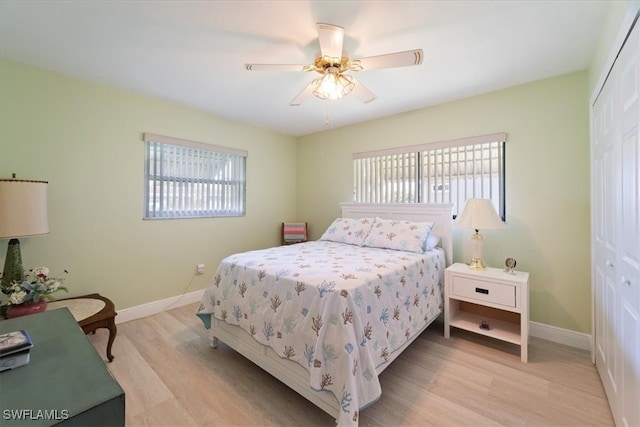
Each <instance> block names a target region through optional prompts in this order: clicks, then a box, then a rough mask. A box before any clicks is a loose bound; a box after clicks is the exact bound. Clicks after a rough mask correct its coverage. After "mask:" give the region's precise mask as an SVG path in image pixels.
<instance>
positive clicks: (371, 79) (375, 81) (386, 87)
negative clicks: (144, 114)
mask: <svg viewBox="0 0 640 427" xmlns="http://www.w3.org/2000/svg"><path fill="white" fill-rule="evenodd" d="M607 10H608V7H607V1H596V0H586V1H581V0H568V1H563V0H555V1H544V0H538V1H525V0H511V1H506V0H503V1H498V0H495V1H482V0H476V1H418V0H414V1H382V0H378V1H329V0H325V1H306V0H297V1H294V0H290V1H246V0H245V1H237V0H236V1H214V0H211V1H166V0H165V1H152V0H147V1H115V0H114V1H90V0H85V1H81V0H78V1H53V0H48V1H14V0H0V56H3V57H6V58H10V59H13V60H16V61H19V62H23V63H26V64H31V65H35V66H38V67H42V68H45V69H49V70H53V71H57V72H60V73H64V74H68V75H71V76H75V77H79V78H82V79H86V80H91V81H96V82H100V83H104V84H107V85H113V86H118V87H122V88H125V89H129V90H134V91H137V92H142V93H145V94H150V95H155V96H158V97H161V98H167V99H170V100H174V101H178V102H181V103H183V104H186V105H189V106H192V107H196V108H199V109H202V110H206V111H209V112H211V113H214V114H216V115H218V116H222V117H226V118H229V119H232V120H236V121H239V122H243V123H250V124H253V125H256V126H259V127H261V128H266V129H272V130H274V131H278V132H282V133H285V134H289V135H294V136H299V135H305V134H309V133H314V132H318V131H322V130H325V129H327V128H328V127H333V128H335V127H339V126H344V125H348V124H353V123H359V122H363V121H367V120H371V119H376V118H380V117H384V116H389V115H393V114H397V113H401V112H404V111H409V110H415V109H419V108H424V107H427V106H431V105H435V104H440V103H443V102H447V101H451V100H455V99H461V98H465V97H468V96H472V95H477V94H481V93H485V92H490V91H493V90H497V89H501V88H506V87H510V86H514V85H517V84H521V83H525V82H529V81H534V80H539V79H543V78H547V77H551V76H555V75H560V74H565V73H569V72H573V71H578V70H584V69H586V68H588V66H589V64H590V62H591V59H592V56H593V54H594V51H595V47H596V44H597V41H598V38H599V36H600V30H601V28H602V24H603V22H604V19H605V16H606V13H607ZM317 22H325V23H329V24H334V25H339V26H342V27H344V29H345V40H344V50H345V52H346V53H348V54H349V56H350V57H351V58H359V57H366V56H374V55H381V54H385V53H391V52H396V51H403V50H409V49H417V48H421V49H423V51H424V59H423V63H422V65H418V66H413V67H402V68H393V69H385V70H371V71H362V72H359V73H357V74H354V75H355V76H356V77H357V79H358V80H359V81H361V82H362V83H363V84H364V85H365V86H367V87H368V88H369V89H370V90H371V91H373V92H374V93H375V94H376V95H377V99H376V100H375V101H373V102H371V103H369V104H362V103H360V102H359V101H357V100H356V99H354V98H353V97H349V96H347V97H345V98H344V99H342V100H338V101H334V102H331V103H330V104H331V105H330V108H327V107H328V105H329V103H328V102H327V101H321V100H319V99H316V98H315V97H311V99H309V100H307V101H306V102H305V103H304V104H303V105H302V106H299V107H291V106H289V102H290V101H291V100H292V99H293V98H294V97H295V96H296V95H297V94H298V93H299V92H300V91H301V90H302V89H303V88H304V87H305V86H306V85H307V84H308V83H309V82H310V81H311V80H312V79H313V78H315V76H314V74H315V73H305V72H265V71H262V72H259V71H246V70H245V69H244V64H245V63H247V62H251V63H287V64H310V63H312V62H313V59H314V57H315V55H316V54H317V53H318V51H319V47H318V42H317V32H316V23H317ZM316 75H317V74H316ZM0 78H1V76H0ZM585 90H586V89H585ZM328 111H329V112H330V117H331V124H330V125H329V126H327V125H325V116H326V114H327V112H328Z"/></svg>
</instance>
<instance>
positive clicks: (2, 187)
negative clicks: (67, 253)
mask: <svg viewBox="0 0 640 427" xmlns="http://www.w3.org/2000/svg"><path fill="white" fill-rule="evenodd" d="M47 184H48V183H47V182H46V181H27V180H20V179H0V239H11V240H10V241H9V246H8V248H7V257H6V259H5V263H4V270H3V273H2V288H3V289H4V288H5V287H7V286H9V285H10V284H11V283H12V282H13V281H21V280H22V278H23V274H24V271H23V269H22V257H21V255H20V241H19V240H18V238H19V237H29V236H37V235H40V234H46V233H48V232H49V221H48V218H47Z"/></svg>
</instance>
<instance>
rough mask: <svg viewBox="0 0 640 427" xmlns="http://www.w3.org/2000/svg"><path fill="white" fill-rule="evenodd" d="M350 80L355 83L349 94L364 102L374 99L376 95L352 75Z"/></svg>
mask: <svg viewBox="0 0 640 427" xmlns="http://www.w3.org/2000/svg"><path fill="white" fill-rule="evenodd" d="M351 80H353V82H354V83H355V87H354V88H353V90H352V91H351V93H350V95H353V96H354V97H355V98H357V99H359V100H360V101H362V102H363V103H364V104H368V103H370V102H372V101H375V99H376V96H375V95H374V94H373V92H371V91H370V90H369V89H368V88H367V87H366V86H365V85H363V84H362V83H361V82H360V81H358V80H356V79H355V78H354V77H353V76H351Z"/></svg>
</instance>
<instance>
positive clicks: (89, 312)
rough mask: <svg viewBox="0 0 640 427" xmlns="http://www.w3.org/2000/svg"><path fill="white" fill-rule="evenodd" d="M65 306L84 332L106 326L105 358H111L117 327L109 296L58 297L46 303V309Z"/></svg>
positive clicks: (114, 311) (113, 308) (113, 307)
mask: <svg viewBox="0 0 640 427" xmlns="http://www.w3.org/2000/svg"><path fill="white" fill-rule="evenodd" d="M62 307H66V308H68V309H69V311H70V312H71V314H72V315H73V318H74V319H76V322H78V325H80V327H81V328H82V331H83V332H84V333H85V334H88V333H89V332H95V331H96V329H100V328H106V329H108V330H109V341H108V342H107V359H109V362H111V361H112V360H113V354H111V346H112V345H113V341H114V340H115V339H116V334H117V332H118V329H117V328H116V322H115V317H116V315H117V314H118V313H116V310H115V306H114V305H113V302H111V300H110V299H109V298H105V297H103V296H102V295H100V294H90V295H82V296H79V297H74V298H65V299H59V300H56V301H51V302H49V303H48V304H47V311H49V310H54V309H57V308H62Z"/></svg>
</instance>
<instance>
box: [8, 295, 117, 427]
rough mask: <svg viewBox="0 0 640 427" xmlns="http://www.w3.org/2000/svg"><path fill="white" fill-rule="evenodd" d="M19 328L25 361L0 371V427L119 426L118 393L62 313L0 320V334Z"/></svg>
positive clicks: (79, 331) (69, 317) (84, 339)
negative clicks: (27, 347) (26, 339)
mask: <svg viewBox="0 0 640 427" xmlns="http://www.w3.org/2000/svg"><path fill="white" fill-rule="evenodd" d="M21 329H25V330H26V331H27V332H28V333H29V336H31V340H32V341H33V348H32V349H31V360H30V362H29V364H28V365H25V366H21V367H19V368H15V369H12V370H9V371H4V372H0V382H1V385H0V411H1V412H0V424H1V425H2V426H3V427H4V426H18V425H21V426H29V427H31V426H50V425H60V426H124V421H125V412H124V411H125V399H124V391H123V390H122V388H121V387H120V385H119V384H118V383H117V382H116V380H115V379H114V378H113V377H112V376H111V374H110V373H109V371H108V370H107V368H106V366H105V364H104V362H103V361H102V359H101V358H100V356H99V355H98V353H97V352H96V350H95V348H94V347H93V345H91V343H90V342H89V340H88V339H87V337H86V336H85V334H84V333H83V331H82V329H80V327H79V326H78V323H77V322H76V320H75V319H74V318H73V316H72V315H71V313H70V312H69V310H68V309H66V308H61V309H59V310H51V311H45V312H44V313H38V314H32V315H29V316H23V317H18V318H15V319H8V320H2V321H0V333H5V332H11V331H16V330H21ZM19 418H21V419H19Z"/></svg>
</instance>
